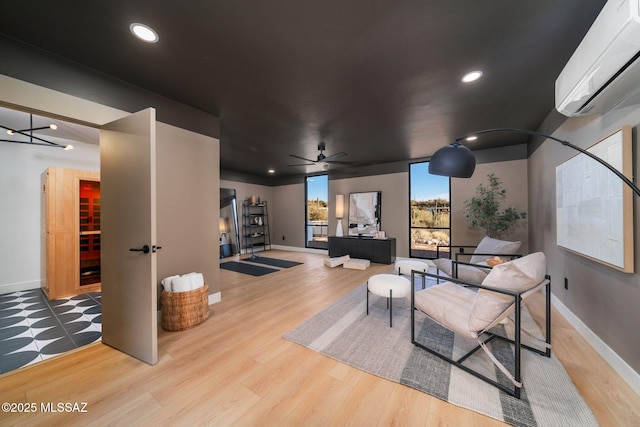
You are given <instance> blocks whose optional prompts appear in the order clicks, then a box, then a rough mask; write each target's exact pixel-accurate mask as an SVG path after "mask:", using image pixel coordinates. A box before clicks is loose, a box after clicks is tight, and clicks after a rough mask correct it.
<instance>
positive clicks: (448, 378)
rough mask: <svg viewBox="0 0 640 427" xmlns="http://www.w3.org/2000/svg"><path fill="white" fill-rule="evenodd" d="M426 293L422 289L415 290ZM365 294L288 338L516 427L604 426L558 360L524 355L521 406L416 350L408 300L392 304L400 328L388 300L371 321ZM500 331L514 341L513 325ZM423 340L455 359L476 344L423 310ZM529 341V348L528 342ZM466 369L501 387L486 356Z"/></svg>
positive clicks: (419, 319)
mask: <svg viewBox="0 0 640 427" xmlns="http://www.w3.org/2000/svg"><path fill="white" fill-rule="evenodd" d="M419 287H420V288H421V286H418V284H417V283H416V289H418V288H419ZM366 292H367V291H366V284H363V285H360V286H359V287H358V288H356V289H354V290H353V291H352V292H350V293H349V294H348V295H346V296H345V297H343V298H341V299H340V300H338V301H337V302H335V303H334V304H333V305H331V306H330V307H328V308H327V309H325V310H323V311H322V312H320V313H318V314H317V315H315V316H314V317H312V318H311V319H309V320H307V321H306V322H305V323H303V324H302V325H299V326H298V327H296V328H295V329H293V330H291V331H290V332H288V333H287V334H286V335H285V336H284V338H286V339H288V340H290V341H293V342H295V343H298V344H300V345H303V346H305V347H308V348H310V349H312V350H315V351H317V352H319V353H321V354H323V355H326V356H329V357H331V358H333V359H336V360H338V361H340V362H343V363H346V364H348V365H351V366H353V367H355V368H358V369H361V370H363V371H366V372H369V373H371V374H374V375H377V376H379V377H382V378H386V379H388V380H391V381H395V382H397V383H400V384H405V385H407V386H409V387H412V388H415V389H417V390H420V391H423V392H425V393H428V394H430V395H433V396H436V397H438V398H440V399H442V400H445V401H447V402H449V403H452V404H454V405H457V406H460V407H463V408H467V409H471V410H473V411H476V412H479V413H482V414H485V415H488V416H490V417H492V418H495V419H498V420H500V421H504V422H506V423H508V424H511V425H514V426H545V427H547V426H562V427H567V426H580V427H584V426H597V425H598V423H597V421H596V419H595V417H594V415H593V413H592V412H591V409H590V408H589V407H588V406H587V404H586V403H585V402H584V399H583V398H582V396H580V394H579V392H578V390H577V389H576V388H575V386H574V385H573V383H572V382H571V378H570V377H569V375H568V374H567V373H566V371H565V370H564V368H563V367H562V365H561V364H560V362H559V361H558V359H557V358H556V357H555V356H554V355H553V354H552V355H551V358H546V357H543V356H540V355H537V354H535V353H532V352H530V351H527V350H523V352H522V378H523V383H524V387H523V392H522V399H521V400H518V399H515V398H513V397H511V396H509V395H507V394H505V393H503V392H500V391H499V390H498V389H496V388H495V387H493V386H491V385H489V384H487V383H485V382H483V381H481V380H479V379H477V378H476V377H474V376H472V375H470V374H468V373H466V372H464V371H462V370H460V369H458V368H455V367H453V366H451V365H450V364H448V363H446V362H444V361H442V360H441V359H439V358H437V357H436V356H433V355H431V354H429V353H428V352H426V351H424V350H421V349H420V348H418V347H416V346H414V345H413V344H411V318H410V304H409V301H408V300H407V299H404V298H398V299H395V298H394V300H393V328H390V327H389V311H388V310H387V308H386V299H385V298H382V297H378V296H375V295H373V294H370V295H369V304H370V306H369V315H368V316H367V315H366ZM524 311H525V312H523V315H522V320H523V325H524V328H525V329H526V330H527V331H528V332H529V333H531V334H533V335H534V336H538V337H540V338H542V335H541V334H540V330H539V328H538V326H537V325H536V323H535V322H534V321H533V319H532V318H531V316H530V314H529V313H528V312H526V310H524ZM498 327H499V328H503V332H504V331H506V332H507V333H508V334H509V335H510V336H511V335H512V334H511V333H510V331H511V332H512V331H513V323H512V322H509V323H508V324H507V325H505V326H503V325H499V326H498ZM505 328H506V329H505ZM416 334H417V338H416V339H417V340H418V341H419V342H421V343H423V344H425V345H428V346H430V347H431V348H437V349H439V351H442V352H445V353H449V354H458V352H461V351H466V350H467V349H470V348H473V347H474V346H475V345H476V342H475V341H471V340H468V339H465V338H462V337H458V336H454V334H453V333H451V332H449V331H448V330H446V329H445V328H442V327H441V326H440V325H438V324H436V323H434V322H432V321H431V320H429V319H427V318H426V317H424V316H423V315H421V313H419V312H416ZM523 335H524V334H523ZM523 340H525V342H526V337H523ZM494 342H495V343H496V344H493V343H492V344H491V345H493V347H492V351H493V352H494V354H497V355H499V356H498V357H499V358H500V359H501V360H504V359H507V360H508V358H509V357H510V358H511V360H513V349H512V347H511V346H510V345H508V344H506V343H504V342H502V341H499V340H494ZM496 346H502V347H501V348H496ZM460 354H462V353H460ZM465 363H466V364H467V365H469V366H473V367H474V368H475V369H479V370H481V371H482V372H483V373H484V374H487V375H490V376H492V377H494V378H497V379H499V380H500V381H502V379H504V376H503V375H502V373H501V372H500V371H499V370H498V369H496V368H495V366H494V365H493V364H492V363H491V362H490V361H489V358H488V357H487V356H486V354H484V352H482V351H479V352H478V353H477V354H476V355H474V356H472V357H471V358H470V359H469V360H468V361H467V362H465ZM506 366H507V367H511V366H512V365H511V364H506ZM500 377H502V379H500ZM504 380H505V381H507V380H506V379H504Z"/></svg>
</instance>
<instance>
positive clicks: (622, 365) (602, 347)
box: [551, 294, 640, 395]
mask: <svg viewBox="0 0 640 427" xmlns="http://www.w3.org/2000/svg"><path fill="white" fill-rule="evenodd" d="M551 303H552V304H553V306H554V307H555V308H557V309H558V311H559V312H560V314H562V315H563V316H564V318H565V319H567V321H568V322H569V323H570V324H571V326H573V327H574V328H575V329H576V331H578V333H579V334H580V335H582V337H583V338H584V339H585V340H587V342H588V343H589V345H591V347H593V349H594V350H595V351H596V352H597V353H598V354H599V355H600V356H602V358H603V359H604V360H606V361H607V363H608V364H609V365H610V366H611V367H612V368H613V370H614V371H616V372H617V373H618V375H620V376H621V377H622V379H623V380H624V381H625V382H626V383H627V384H629V387H631V388H632V389H633V390H634V391H635V392H636V393H637V394H639V395H640V374H638V372H636V371H635V370H634V369H633V368H632V367H631V366H629V365H628V364H627V362H625V361H624V359H622V358H621V357H620V356H618V354H617V353H616V352H615V351H613V350H612V349H611V347H609V346H608V345H607V344H606V343H605V342H604V341H602V340H601V339H600V337H598V336H597V335H596V334H595V333H594V332H593V331H592V330H591V329H589V327H587V325H585V324H584V322H583V321H582V320H580V319H579V318H578V317H577V316H576V315H575V314H573V313H572V312H571V310H569V309H568V308H567V306H565V305H564V304H563V303H562V301H560V300H559V299H558V298H557V297H556V296H555V295H553V294H551Z"/></svg>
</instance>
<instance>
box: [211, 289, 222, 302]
mask: <svg viewBox="0 0 640 427" xmlns="http://www.w3.org/2000/svg"><path fill="white" fill-rule="evenodd" d="M220 301H222V293H221V292H216V293H215V294H209V305H212V304H215V303H218V302H220Z"/></svg>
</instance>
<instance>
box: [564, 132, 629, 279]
mask: <svg viewBox="0 0 640 427" xmlns="http://www.w3.org/2000/svg"><path fill="white" fill-rule="evenodd" d="M587 151H589V152H591V153H593V154H595V155H596V156H598V157H600V158H602V159H603V160H605V161H606V162H608V163H610V164H611V165H612V166H613V167H615V168H616V169H618V170H619V171H620V172H621V173H622V174H624V175H625V176H626V177H627V178H629V179H633V178H632V174H633V172H632V171H633V160H632V133H631V126H623V127H622V128H621V129H620V130H618V131H616V132H614V133H613V134H611V135H609V136H607V137H606V138H604V139H602V140H601V141H599V142H597V143H595V144H594V145H592V146H591V147H590V148H589V149H588V150H587ZM556 234H557V244H558V246H560V247H562V248H564V249H567V250H569V251H571V252H575V253H577V254H580V255H583V256H585V257H588V258H590V259H592V260H594V261H597V262H601V263H603V264H605V265H608V266H610V267H612V268H615V269H617V270H620V271H623V272H625V273H633V271H634V266H633V263H634V256H633V193H632V191H631V189H630V188H629V187H628V186H626V185H625V184H624V182H623V181H622V180H620V178H618V177H617V176H616V175H615V174H613V173H612V172H611V171H609V170H608V169H607V168H605V167H603V166H602V165H601V164H599V163H598V162H596V161H595V160H593V159H591V158H589V157H588V156H586V155H584V154H578V155H576V156H574V157H572V158H570V159H569V160H567V161H565V162H563V163H561V164H559V165H558V166H557V167H556Z"/></svg>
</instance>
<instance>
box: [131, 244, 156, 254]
mask: <svg viewBox="0 0 640 427" xmlns="http://www.w3.org/2000/svg"><path fill="white" fill-rule="evenodd" d="M149 250H150V249H149V245H144V246H143V247H141V248H139V249H136V248H131V249H129V251H130V252H143V253H145V254H148V253H149ZM154 252H155V250H154Z"/></svg>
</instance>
